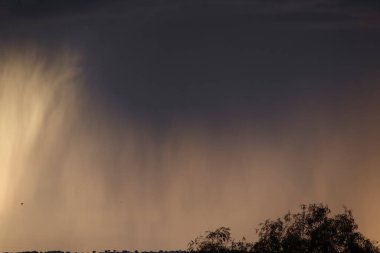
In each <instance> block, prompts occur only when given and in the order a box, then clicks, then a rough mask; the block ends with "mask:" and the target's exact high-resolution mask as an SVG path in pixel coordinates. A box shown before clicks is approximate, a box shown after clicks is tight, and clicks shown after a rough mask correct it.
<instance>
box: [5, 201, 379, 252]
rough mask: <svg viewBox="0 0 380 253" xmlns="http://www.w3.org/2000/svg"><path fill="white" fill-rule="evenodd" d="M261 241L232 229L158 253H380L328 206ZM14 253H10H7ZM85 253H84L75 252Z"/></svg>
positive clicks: (267, 227) (289, 221)
mask: <svg viewBox="0 0 380 253" xmlns="http://www.w3.org/2000/svg"><path fill="white" fill-rule="evenodd" d="M256 233H257V235H258V240H257V241H256V242H249V241H247V240H246V239H245V238H244V237H243V238H242V239H241V240H235V239H233V238H232V237H231V232H230V229H229V228H228V227H220V228H218V229H216V230H215V231H206V232H205V234H204V235H201V236H198V237H196V238H195V239H194V240H192V241H190V242H189V244H188V248H187V251H182V250H177V251H158V252H157V253H164V252H166V253H184V252H220V253H227V252H228V253H229V252H231V253H232V252H236V253H243V252H252V253H380V249H379V247H378V243H377V242H374V241H371V240H370V239H368V238H366V237H365V236H364V235H363V234H362V233H360V232H359V231H358V225H357V224H356V222H355V220H354V217H353V215H352V212H351V210H349V209H347V208H344V211H343V212H342V213H338V214H336V215H331V210H330V209H329V208H328V206H327V205H323V204H311V205H301V206H300V211H299V212H297V213H290V212H288V213H287V214H285V215H284V216H283V217H281V218H278V219H275V220H270V219H268V220H266V221H264V222H263V223H261V224H260V225H259V228H258V229H257V230H256ZM133 252H134V253H148V252H149V253H153V251H140V252H139V251H137V250H136V251H126V250H124V251H115V250H114V251H110V250H106V251H103V252H102V251H100V252H96V251H93V252H92V253H133ZM4 253H10V252H4ZM19 253H71V252H69V251H67V252H64V251H46V252H38V251H25V252H19ZM75 253H83V252H75Z"/></svg>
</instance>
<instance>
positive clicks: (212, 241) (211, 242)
mask: <svg viewBox="0 0 380 253" xmlns="http://www.w3.org/2000/svg"><path fill="white" fill-rule="evenodd" d="M252 250H253V244H251V243H248V242H246V240H245V238H244V237H243V239H242V240H241V241H238V242H235V240H233V239H232V238H231V233H230V228H227V227H220V228H218V229H216V230H215V231H206V235H205V236H198V237H196V238H195V239H194V240H192V241H190V243H189V244H188V251H190V252H249V251H252Z"/></svg>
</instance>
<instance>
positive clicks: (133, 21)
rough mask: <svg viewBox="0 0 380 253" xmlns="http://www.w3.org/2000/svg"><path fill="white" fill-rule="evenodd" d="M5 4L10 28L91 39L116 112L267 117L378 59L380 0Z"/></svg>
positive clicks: (23, 33) (81, 41) (90, 63)
mask: <svg viewBox="0 0 380 253" xmlns="http://www.w3.org/2000/svg"><path fill="white" fill-rule="evenodd" d="M2 6H3V7H4V6H5V10H6V11H5V12H3V13H7V14H3V15H2V17H3V18H4V17H6V18H7V19H8V20H9V22H3V24H0V27H3V28H4V29H2V30H3V33H4V34H5V36H3V38H7V37H17V38H19V40H23V39H30V38H32V39H33V40H36V41H37V43H39V44H46V45H47V46H48V47H51V46H52V45H55V44H66V45H69V46H72V47H78V48H80V49H82V50H84V51H85V55H86V62H85V65H86V66H85V67H86V68H85V69H86V76H87V78H88V80H89V82H90V83H91V87H89V92H92V91H93V94H95V95H94V96H96V100H97V101H100V102H99V103H104V104H106V106H107V107H108V108H110V111H113V112H118V114H119V113H120V114H121V115H125V114H128V113H131V114H134V115H135V116H137V117H141V118H150V119H153V118H154V119H159V120H161V119H164V120H166V119H177V118H180V117H184V118H187V117H197V118H202V117H203V118H210V117H216V118H218V117H220V118H222V119H225V117H226V116H227V115H228V114H233V115H238V114H243V115H246V114H249V115H251V116H252V117H255V115H256V116H265V115H266V117H268V115H275V114H281V113H283V112H284V111H286V110H287V109H288V108H289V107H291V106H292V105H291V104H292V103H293V101H297V100H299V99H302V97H303V96H304V95H305V93H307V94H309V95H310V94H311V93H313V94H314V95H313V96H323V95H324V94H326V93H329V92H337V91H339V89H340V88H341V86H343V85H344V83H345V82H346V80H347V79H354V78H355V76H356V77H358V76H360V75H363V74H365V73H366V72H370V71H371V69H374V68H375V67H376V66H377V65H376V61H375V58H376V57H377V54H378V53H377V50H376V49H375V48H376V42H377V41H378V40H379V36H378V35H377V33H376V32H375V31H372V30H373V29H375V30H376V29H377V27H378V22H376V18H377V16H378V12H377V9H376V6H378V4H377V3H376V2H375V1H364V2H361V1H343V0H336V1H326V0H314V1H300V0H291V1H290V0H289V1H262V0H257V1H213V0H210V1H101V0H99V1H79V2H77V1H60V0H59V1H44V0H35V1H16V2H14V1H3V2H2ZM3 9H4V8H3ZM20 20H24V21H20ZM45 21H46V22H45ZM0 32H1V30H0ZM358 36H359V37H362V39H358ZM358 50H360V52H358ZM371 54H373V56H371ZM343 59H344V60H343ZM357 62H361V64H360V66H357ZM347 70H349V72H350V73H347ZM274 73H275V74H274ZM310 77H312V78H311V81H310ZM306 80H307V81H306ZM96 94H99V95H96ZM318 94H319V95H318Z"/></svg>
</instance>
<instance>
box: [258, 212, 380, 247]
mask: <svg viewBox="0 0 380 253" xmlns="http://www.w3.org/2000/svg"><path fill="white" fill-rule="evenodd" d="M330 213H331V210H330V209H329V208H328V207H327V205H323V204H312V205H309V206H306V205H301V211H300V212H298V213H295V214H291V213H290V212H289V213H287V214H286V215H285V216H284V217H283V218H280V219H277V220H266V221H265V222H264V223H262V224H260V228H259V229H258V230H257V232H258V235H259V240H258V241H257V242H256V243H255V245H254V251H255V252H257V253H268V252H271V253H375V252H380V251H379V248H378V247H377V245H376V243H375V242H372V241H370V240H369V239H366V238H365V237H364V236H363V235H362V234H361V233H359V232H358V231H357V229H358V226H357V224H356V223H355V220H354V218H353V216H352V212H351V210H348V209H347V208H345V209H344V212H343V213H341V214H337V215H335V216H332V217H331V216H330Z"/></svg>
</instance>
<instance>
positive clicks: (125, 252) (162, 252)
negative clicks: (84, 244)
mask: <svg viewBox="0 0 380 253" xmlns="http://www.w3.org/2000/svg"><path fill="white" fill-rule="evenodd" d="M3 253H13V252H3ZM16 253H187V251H185V250H168V251H165V250H160V251H138V250H134V251H129V250H122V251H117V250H105V251H91V252H82V251H80V252H78V251H73V252H71V251H60V250H53V251H35V250H34V251H19V252H16Z"/></svg>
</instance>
